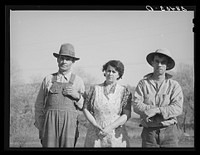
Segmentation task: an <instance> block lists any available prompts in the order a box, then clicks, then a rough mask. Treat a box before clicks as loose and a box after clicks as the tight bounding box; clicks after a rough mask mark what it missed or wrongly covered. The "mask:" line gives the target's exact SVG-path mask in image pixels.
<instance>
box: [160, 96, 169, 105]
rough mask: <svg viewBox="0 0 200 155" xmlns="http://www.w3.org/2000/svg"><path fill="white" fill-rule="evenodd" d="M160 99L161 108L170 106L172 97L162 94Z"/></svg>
mask: <svg viewBox="0 0 200 155" xmlns="http://www.w3.org/2000/svg"><path fill="white" fill-rule="evenodd" d="M159 97H160V100H161V104H160V106H166V105H169V104H170V95H168V94H160V95H159Z"/></svg>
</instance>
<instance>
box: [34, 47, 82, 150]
mask: <svg viewBox="0 0 200 155" xmlns="http://www.w3.org/2000/svg"><path fill="white" fill-rule="evenodd" d="M53 55H54V56H55V57H56V58H57V63H58V68H59V69H58V72H56V73H53V74H50V75H48V76H46V77H45V78H44V79H43V81H42V84H41V87H40V90H39V93H38V96H37V99H36V103H35V126H36V127H37V128H38V130H39V138H40V139H41V144H42V146H43V147H74V146H75V142H76V140H77V137H76V134H77V116H78V109H79V110H81V109H82V107H83V97H82V95H83V93H84V92H85V85H84V82H83V80H82V79H81V78H80V77H79V76H78V75H75V74H74V73H73V72H72V66H73V64H74V63H75V61H77V60H79V58H77V57H75V50H74V47H73V45H72V44H69V43H66V44H63V45H61V47H60V51H59V54H57V53H53Z"/></svg>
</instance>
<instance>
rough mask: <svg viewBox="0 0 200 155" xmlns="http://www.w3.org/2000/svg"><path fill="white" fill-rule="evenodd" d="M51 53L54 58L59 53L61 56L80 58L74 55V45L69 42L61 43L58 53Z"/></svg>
mask: <svg viewBox="0 0 200 155" xmlns="http://www.w3.org/2000/svg"><path fill="white" fill-rule="evenodd" d="M53 55H54V56H55V57H56V58H57V57H59V56H60V55H61V56H67V57H71V58H73V59H74V60H79V59H80V58H77V57H75V50H74V46H73V45H72V44H70V43H65V44H62V45H61V47H60V51H59V54H58V53H53Z"/></svg>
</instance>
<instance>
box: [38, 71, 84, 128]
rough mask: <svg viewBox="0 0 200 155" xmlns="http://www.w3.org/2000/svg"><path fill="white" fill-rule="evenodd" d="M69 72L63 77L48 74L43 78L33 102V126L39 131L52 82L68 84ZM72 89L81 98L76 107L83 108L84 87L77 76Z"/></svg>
mask: <svg viewBox="0 0 200 155" xmlns="http://www.w3.org/2000/svg"><path fill="white" fill-rule="evenodd" d="M71 74H72V73H71V72H70V73H68V74H66V75H63V74H61V73H59V72H57V73H55V74H50V75H48V76H46V77H45V78H44V80H43V81H42V85H41V87H40V90H39V93H38V96H37V99H36V102H35V126H36V127H37V128H38V129H40V128H41V123H40V122H41V119H42V116H43V114H44V108H45V103H46V100H47V97H48V92H49V89H50V88H51V86H52V84H53V82H61V83H68V82H69V80H70V77H71ZM72 87H73V88H75V89H76V90H77V92H78V93H80V94H81V98H80V100H79V101H78V102H75V103H76V105H77V106H78V107H79V108H80V109H82V107H83V101H84V99H83V97H82V95H83V94H84V92H85V85H84V82H83V80H82V79H81V78H80V77H79V76H77V75H76V76H75V79H74V82H73V86H72Z"/></svg>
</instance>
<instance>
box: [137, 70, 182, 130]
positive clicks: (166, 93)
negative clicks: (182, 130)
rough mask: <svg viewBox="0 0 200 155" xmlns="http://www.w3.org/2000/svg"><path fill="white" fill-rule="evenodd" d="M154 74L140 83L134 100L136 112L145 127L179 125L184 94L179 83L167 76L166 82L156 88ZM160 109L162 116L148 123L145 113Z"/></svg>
mask: <svg viewBox="0 0 200 155" xmlns="http://www.w3.org/2000/svg"><path fill="white" fill-rule="evenodd" d="M152 75H153V73H150V74H147V75H146V76H144V78H143V79H142V80H140V81H139V83H138V85H137V87H136V89H135V94H134V98H133V109H134V112H136V113H137V114H139V115H140V118H141V125H142V126H144V127H159V126H168V125H171V124H175V123H177V118H176V117H177V116H179V115H180V114H181V113H182V110H183V93H182V89H181V87H180V85H179V83H178V82H177V81H175V80H173V79H171V77H172V75H170V74H167V73H166V74H165V80H164V81H163V83H162V84H161V85H160V87H159V88H156V84H155V83H154V81H153V80H152ZM153 107H159V109H160V111H161V114H159V115H156V116H155V117H154V118H152V121H151V122H146V119H145V114H144V111H145V110H148V109H151V108H153Z"/></svg>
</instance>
